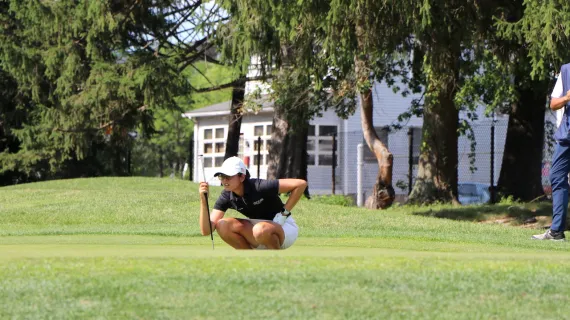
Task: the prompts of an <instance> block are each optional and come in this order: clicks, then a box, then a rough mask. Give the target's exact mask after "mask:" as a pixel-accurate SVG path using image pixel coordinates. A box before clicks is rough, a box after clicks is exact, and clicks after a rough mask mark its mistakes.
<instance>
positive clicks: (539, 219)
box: [411, 201, 552, 228]
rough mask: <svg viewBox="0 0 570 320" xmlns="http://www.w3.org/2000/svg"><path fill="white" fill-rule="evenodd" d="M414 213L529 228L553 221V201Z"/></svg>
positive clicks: (415, 211) (419, 210) (540, 226)
mask: <svg viewBox="0 0 570 320" xmlns="http://www.w3.org/2000/svg"><path fill="white" fill-rule="evenodd" d="M411 214H413V215H419V216H426V217H435V218H443V219H451V220H459V221H472V222H479V223H500V224H508V225H513V226H522V227H527V228H547V227H549V226H550V224H551V222H552V203H551V202H548V201H542V202H532V203H512V204H501V203H499V204H494V205H491V204H485V205H477V206H475V205H470V206H458V207H450V208H442V209H434V208H433V207H431V208H429V207H426V208H418V209H415V210H413V211H411Z"/></svg>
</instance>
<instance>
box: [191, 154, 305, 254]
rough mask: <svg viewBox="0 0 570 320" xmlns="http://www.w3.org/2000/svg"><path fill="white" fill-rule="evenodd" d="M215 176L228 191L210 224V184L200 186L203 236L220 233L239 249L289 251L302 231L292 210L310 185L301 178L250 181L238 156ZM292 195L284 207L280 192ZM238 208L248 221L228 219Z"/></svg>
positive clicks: (226, 162)
mask: <svg viewBox="0 0 570 320" xmlns="http://www.w3.org/2000/svg"><path fill="white" fill-rule="evenodd" d="M214 176H216V177H218V178H219V179H220V181H221V182H222V185H223V187H224V191H222V194H220V197H219V198H218V200H217V201H216V204H215V205H214V209H213V210H212V212H211V214H210V221H208V212H207V210H208V208H207V207H206V200H205V197H204V196H202V194H203V193H207V192H208V183H206V182H201V183H200V188H199V192H200V195H201V196H200V201H201V206H200V230H201V232H202V235H205V236H207V235H209V234H210V226H208V223H210V224H211V226H212V229H211V230H217V231H218V235H220V237H221V238H222V240H224V241H225V242H227V243H228V244H229V245H230V246H232V247H234V248H236V249H286V248H288V247H290V246H291V245H293V243H294V242H295V240H296V239H297V235H298V233H299V229H298V227H297V224H296V223H295V219H293V217H292V216H291V210H292V209H293V207H294V206H295V204H296V203H297V201H299V199H300V198H301V195H303V191H305V188H306V187H307V182H306V181H305V180H301V179H279V180H263V179H250V177H249V172H248V171H247V168H246V167H245V164H244V163H243V162H242V161H241V159H240V158H238V157H231V158H228V159H226V161H224V163H223V164H222V167H221V169H220V171H218V172H216V174H214ZM286 192H291V194H290V196H289V199H288V200H287V202H286V203H285V205H284V204H283V202H282V201H281V198H279V194H280V193H286ZM230 208H231V209H234V210H237V211H238V212H240V213H241V214H243V215H244V216H246V217H247V218H248V219H240V218H224V214H225V213H226V210H228V209H230Z"/></svg>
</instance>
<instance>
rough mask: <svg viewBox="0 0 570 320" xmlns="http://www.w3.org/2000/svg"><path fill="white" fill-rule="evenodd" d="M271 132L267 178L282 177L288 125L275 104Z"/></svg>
mask: <svg viewBox="0 0 570 320" xmlns="http://www.w3.org/2000/svg"><path fill="white" fill-rule="evenodd" d="M272 128H273V129H272V130H273V131H272V133H271V147H270V148H269V153H268V155H267V178H268V179H279V178H281V177H283V166H282V165H281V164H282V163H285V161H286V160H287V157H286V154H285V152H284V151H285V150H286V148H285V146H286V145H287V139H288V136H287V131H288V130H289V125H288V124H287V121H285V120H284V119H283V115H282V112H280V110H279V108H278V107H277V106H275V113H274V114H273V124H272Z"/></svg>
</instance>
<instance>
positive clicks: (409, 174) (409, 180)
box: [408, 127, 414, 195]
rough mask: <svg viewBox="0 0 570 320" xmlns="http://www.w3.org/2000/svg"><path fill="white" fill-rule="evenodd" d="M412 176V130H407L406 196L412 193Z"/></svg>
mask: <svg viewBox="0 0 570 320" xmlns="http://www.w3.org/2000/svg"><path fill="white" fill-rule="evenodd" d="M413 174H414V130H413V128H412V127H410V128H408V195H410V193H412V175H413Z"/></svg>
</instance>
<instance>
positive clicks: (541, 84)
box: [496, 0, 570, 201]
mask: <svg viewBox="0 0 570 320" xmlns="http://www.w3.org/2000/svg"><path fill="white" fill-rule="evenodd" d="M507 8H508V9H509V10H506V12H505V14H503V15H502V16H501V17H500V19H498V21H497V23H496V24H497V28H498V32H497V36H498V37H499V38H500V39H502V40H503V41H504V42H507V43H508V44H509V46H508V48H509V50H508V51H507V52H508V59H505V60H507V61H508V62H510V64H509V66H510V70H511V74H512V75H513V76H514V82H513V86H514V87H515V88H516V92H517V99H516V100H515V101H514V103H513V104H512V107H511V108H510V110H509V111H510V118H509V127H508V132H507V140H506V145H505V153H504V155H503V164H502V166H501V174H500V176H499V183H498V188H499V192H500V193H501V194H503V195H504V196H512V197H513V198H515V199H519V200H523V201H530V200H534V199H536V198H539V197H541V196H543V195H544V191H543V188H542V181H541V177H542V176H541V168H542V165H543V158H542V156H543V154H542V151H543V147H544V114H545V108H544V107H543V106H545V105H546V104H547V100H548V98H547V97H548V94H549V90H550V89H551V88H552V84H553V81H552V78H553V77H552V75H553V74H555V73H557V72H558V71H559V70H560V66H561V65H562V64H563V63H567V62H568V61H569V60H570V53H569V50H568V49H569V48H570V37H569V36H568V32H567V30H569V28H570V23H569V22H568V21H567V19H566V15H567V13H568V12H570V4H568V3H567V2H564V1H536V0H528V1H515V2H514V3H513V4H511V6H510V7H507Z"/></svg>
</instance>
